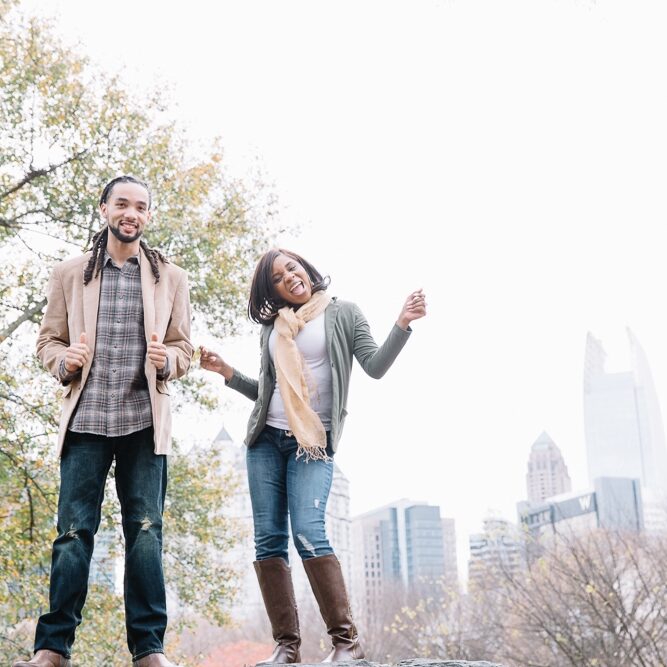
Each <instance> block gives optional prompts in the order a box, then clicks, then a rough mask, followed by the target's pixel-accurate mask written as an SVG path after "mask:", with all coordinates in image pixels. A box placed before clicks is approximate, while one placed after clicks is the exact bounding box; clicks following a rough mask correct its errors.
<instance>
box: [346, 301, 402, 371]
mask: <svg viewBox="0 0 667 667" xmlns="http://www.w3.org/2000/svg"><path fill="white" fill-rule="evenodd" d="M411 333H412V330H411V329H408V330H407V331H406V330H404V329H401V327H399V326H398V325H397V324H394V326H393V327H392V329H391V331H390V332H389V335H388V336H387V338H386V340H385V341H384V343H382V345H381V346H379V347H378V344H377V343H376V342H375V339H374V338H373V336H372V334H371V329H370V326H369V325H368V321H367V320H366V318H365V317H364V314H363V313H362V312H361V309H360V308H359V307H358V306H357V305H355V306H354V341H353V346H354V348H353V349H354V356H355V357H356V358H357V361H358V362H359V363H360V364H361V367H362V368H363V369H364V371H365V372H366V373H367V374H368V375H370V376H371V377H372V378H375V379H379V378H381V377H382V376H383V375H384V374H385V373H386V372H387V371H388V370H389V368H390V366H391V365H392V364H393V363H394V361H395V359H396V357H397V356H398V354H399V352H400V351H401V350H402V349H403V346H404V345H405V344H406V343H407V341H408V338H409V337H410V334H411Z"/></svg>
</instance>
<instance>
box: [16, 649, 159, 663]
mask: <svg viewBox="0 0 667 667" xmlns="http://www.w3.org/2000/svg"><path fill="white" fill-rule="evenodd" d="M156 664H158V663H156ZM13 667H72V661H71V660H69V659H68V658H63V657H62V655H60V653H56V652H55V651H49V650H48V649H40V650H39V651H37V653H35V655H33V656H32V658H30V660H19V661H18V662H15V663H14V665H13Z"/></svg>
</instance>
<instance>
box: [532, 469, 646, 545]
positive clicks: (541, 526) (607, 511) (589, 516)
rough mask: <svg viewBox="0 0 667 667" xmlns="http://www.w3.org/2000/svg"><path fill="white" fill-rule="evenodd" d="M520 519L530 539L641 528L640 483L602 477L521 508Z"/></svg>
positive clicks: (642, 513) (635, 530)
mask: <svg viewBox="0 0 667 667" xmlns="http://www.w3.org/2000/svg"><path fill="white" fill-rule="evenodd" d="M519 520H520V522H521V526H522V528H523V532H524V534H525V536H526V538H527V541H528V551H529V553H530V547H531V543H536V542H537V540H538V539H541V538H544V537H547V538H548V537H552V536H555V535H557V534H562V535H563V536H566V537H567V536H569V535H577V534H583V533H587V532H590V531H592V530H595V529H598V528H601V529H605V530H615V531H629V532H639V531H641V530H643V528H644V510H643V503H642V493H641V485H640V483H639V480H638V479H629V478H622V477H600V478H598V479H596V480H595V485H594V488H593V491H589V492H586V493H579V494H565V495H563V496H560V497H556V498H552V499H550V500H549V501H547V502H545V503H543V504H541V505H537V506H529V507H528V506H527V507H524V508H523V510H520V513H519Z"/></svg>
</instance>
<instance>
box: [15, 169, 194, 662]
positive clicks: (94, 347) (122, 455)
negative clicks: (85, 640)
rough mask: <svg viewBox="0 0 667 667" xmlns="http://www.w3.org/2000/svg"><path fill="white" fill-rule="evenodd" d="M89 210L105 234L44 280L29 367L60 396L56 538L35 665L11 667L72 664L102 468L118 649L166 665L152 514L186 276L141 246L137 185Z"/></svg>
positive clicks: (162, 486)
mask: <svg viewBox="0 0 667 667" xmlns="http://www.w3.org/2000/svg"><path fill="white" fill-rule="evenodd" d="M100 211H101V215H102V218H103V219H104V221H105V222H106V225H105V226H104V228H103V229H102V230H101V231H100V232H98V234H96V235H95V237H93V247H92V251H91V252H88V253H86V254H85V255H83V256H81V257H76V258H74V259H70V260H68V261H65V262H62V263H60V264H58V265H57V266H56V267H55V269H54V271H53V274H52V275H51V279H50V281H49V286H48V305H47V308H46V313H45V315H44V319H43V321H42V326H41V329H40V332H39V337H38V340H37V354H38V356H39V358H40V360H41V361H42V363H43V364H44V366H45V367H46V369H47V370H48V371H50V372H51V373H52V374H53V375H54V376H55V377H56V378H57V379H58V380H59V381H60V382H61V383H62V384H63V385H64V386H65V390H64V400H63V411H62V417H61V422H60V433H59V437H58V453H59V454H60V455H61V459H60V497H59V501H58V536H57V538H56V540H55V542H54V543H53V558H52V563H51V584H50V611H49V612H48V613H46V614H44V615H43V616H42V617H41V618H40V619H39V622H38V624H37V630H36V636H35V655H34V656H33V657H32V659H30V660H28V661H27V662H24V661H19V662H17V663H15V664H14V667H28V666H30V665H38V666H39V667H70V666H71V664H72V663H71V660H70V655H71V649H72V644H73V643H74V634H75V630H76V628H77V626H78V625H79V623H81V612H82V609H83V605H84V602H85V598H86V592H87V588H88V573H89V568H90V560H91V556H92V553H93V541H94V535H95V533H96V532H97V529H98V527H99V524H100V511H101V506H102V499H103V496H104V485H105V480H106V477H107V474H108V472H109V468H110V466H111V463H112V461H113V460H114V459H115V461H116V472H115V481H116V491H117V493H118V499H119V501H120V506H121V513H122V523H123V534H124V536H125V616H126V625H127V641H128V646H129V648H130V651H131V653H132V657H133V660H134V661H135V665H136V667H174V666H173V663H171V662H169V661H168V660H167V658H166V657H165V656H164V648H163V640H164V633H165V629H166V625H167V610H166V596H165V586H164V578H163V574H162V511H163V507H164V498H165V490H166V485H167V462H166V454H168V453H169V452H170V448H171V414H170V408H169V391H168V386H167V382H168V381H169V380H171V379H174V378H178V377H181V376H182V375H184V374H185V373H186V372H187V370H188V367H189V365H190V359H191V357H192V352H193V347H192V344H191V343H190V339H189V337H190V301H189V296H188V284H187V277H186V274H185V271H183V270H182V269H180V268H178V267H177V266H175V265H173V264H170V263H168V262H167V260H166V259H165V257H164V256H163V255H162V254H161V253H160V252H159V251H157V250H154V249H152V248H149V247H148V245H147V244H146V242H145V241H143V240H142V239H141V236H142V234H143V232H144V228H145V226H146V225H147V224H148V223H149V221H150V219H151V195H150V192H149V190H148V186H147V185H146V184H145V183H142V182H141V181H139V180H137V179H135V178H133V177H131V176H121V177H119V178H115V179H113V180H112V181H111V182H110V183H108V184H107V186H106V187H105V188H104V191H103V192H102V196H101V197H100ZM84 662H85V659H84Z"/></svg>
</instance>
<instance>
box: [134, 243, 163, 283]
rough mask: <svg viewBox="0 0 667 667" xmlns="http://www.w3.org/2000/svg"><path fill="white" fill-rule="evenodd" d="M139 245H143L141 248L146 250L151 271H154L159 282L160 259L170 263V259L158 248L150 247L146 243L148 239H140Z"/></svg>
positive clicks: (154, 275) (156, 280)
mask: <svg viewBox="0 0 667 667" xmlns="http://www.w3.org/2000/svg"><path fill="white" fill-rule="evenodd" d="M139 245H140V246H141V249H142V250H143V251H144V254H145V255H146V258H147V259H148V261H149V262H150V265H151V271H152V272H153V277H154V278H155V282H156V283H159V282H160V266H159V264H158V261H160V262H162V263H163V264H168V263H169V260H168V259H167V258H166V257H165V256H164V255H163V254H162V253H161V252H160V251H159V250H158V249H157V248H150V247H149V246H148V244H147V243H146V241H144V240H143V239H142V240H141V241H139Z"/></svg>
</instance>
